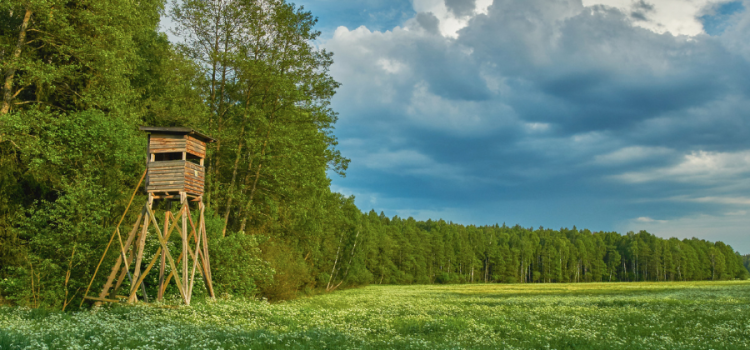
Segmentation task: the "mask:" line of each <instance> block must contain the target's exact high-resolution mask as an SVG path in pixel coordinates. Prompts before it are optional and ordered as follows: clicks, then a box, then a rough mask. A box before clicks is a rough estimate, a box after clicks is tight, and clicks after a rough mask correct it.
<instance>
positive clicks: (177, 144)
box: [148, 134, 187, 153]
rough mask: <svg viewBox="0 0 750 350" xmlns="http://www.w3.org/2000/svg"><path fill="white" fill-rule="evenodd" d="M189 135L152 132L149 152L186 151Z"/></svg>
mask: <svg viewBox="0 0 750 350" xmlns="http://www.w3.org/2000/svg"><path fill="white" fill-rule="evenodd" d="M186 137H187V135H170V134H158V135H154V134H151V138H150V140H149V144H148V151H149V153H172V152H185V148H186V146H187V140H186Z"/></svg>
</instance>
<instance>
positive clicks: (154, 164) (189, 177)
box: [141, 126, 214, 198]
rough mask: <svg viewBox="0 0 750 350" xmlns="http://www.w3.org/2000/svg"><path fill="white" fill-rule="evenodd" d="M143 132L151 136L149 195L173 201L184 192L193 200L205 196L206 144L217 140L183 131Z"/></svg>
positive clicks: (172, 128) (143, 128)
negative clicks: (177, 194) (174, 196)
mask: <svg viewBox="0 0 750 350" xmlns="http://www.w3.org/2000/svg"><path fill="white" fill-rule="evenodd" d="M141 131H146V132H149V133H150V135H149V137H148V167H147V169H148V174H147V175H146V192H148V193H151V194H154V195H156V196H160V197H162V196H169V197H170V198H171V196H172V195H171V194H175V193H180V192H184V193H185V194H186V195H188V196H191V197H201V196H203V183H204V181H205V174H206V172H205V168H204V166H203V162H204V159H205V158H206V143H210V142H214V139H212V138H210V137H208V136H206V135H204V134H201V133H199V132H197V131H195V130H193V129H191V128H182V127H166V128H162V127H150V126H144V127H141Z"/></svg>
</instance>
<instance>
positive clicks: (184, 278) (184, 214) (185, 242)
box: [180, 192, 190, 305]
mask: <svg viewBox="0 0 750 350" xmlns="http://www.w3.org/2000/svg"><path fill="white" fill-rule="evenodd" d="M180 197H181V199H182V206H183V207H187V206H188V201H187V193H185V192H180ZM186 209H189V208H186ZM187 215H188V213H187V210H185V211H183V212H182V283H183V285H182V290H184V291H185V293H186V294H185V296H186V304H188V305H190V294H189V287H188V263H189V259H188V249H190V246H189V245H188V231H187Z"/></svg>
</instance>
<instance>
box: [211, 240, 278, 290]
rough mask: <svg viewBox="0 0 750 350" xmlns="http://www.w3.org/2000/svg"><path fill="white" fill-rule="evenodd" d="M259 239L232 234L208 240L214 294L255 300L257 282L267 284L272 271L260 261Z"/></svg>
mask: <svg viewBox="0 0 750 350" xmlns="http://www.w3.org/2000/svg"><path fill="white" fill-rule="evenodd" d="M259 238H260V239H263V238H262V237H259V236H251V235H231V236H228V237H223V238H218V239H214V240H211V241H210V247H209V249H210V251H211V254H212V257H213V259H212V260H211V273H212V276H213V282H214V286H215V288H216V292H217V293H218V294H219V295H221V294H229V295H236V296H241V297H245V298H254V297H255V296H256V295H257V294H258V287H257V286H258V284H259V283H269V282H271V281H272V279H273V273H274V271H273V270H272V269H271V268H270V266H269V264H268V262H266V261H263V260H261V259H260V255H261V252H260V248H258V243H259V242H258V239H259Z"/></svg>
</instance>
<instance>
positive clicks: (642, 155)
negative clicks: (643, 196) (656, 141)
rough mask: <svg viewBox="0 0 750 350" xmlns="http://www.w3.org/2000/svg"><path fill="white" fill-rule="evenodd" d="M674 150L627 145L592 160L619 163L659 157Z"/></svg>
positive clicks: (667, 154)
mask: <svg viewBox="0 0 750 350" xmlns="http://www.w3.org/2000/svg"><path fill="white" fill-rule="evenodd" d="M673 153H674V152H673V151H672V150H670V149H668V148H665V147H644V146H628V147H624V148H621V149H618V150H616V151H614V152H610V153H606V154H598V155H596V156H594V162H595V163H598V164H602V165H620V164H628V163H633V162H638V161H644V160H649V159H653V158H661V157H664V156H669V155H672V154H673Z"/></svg>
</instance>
